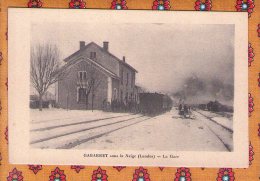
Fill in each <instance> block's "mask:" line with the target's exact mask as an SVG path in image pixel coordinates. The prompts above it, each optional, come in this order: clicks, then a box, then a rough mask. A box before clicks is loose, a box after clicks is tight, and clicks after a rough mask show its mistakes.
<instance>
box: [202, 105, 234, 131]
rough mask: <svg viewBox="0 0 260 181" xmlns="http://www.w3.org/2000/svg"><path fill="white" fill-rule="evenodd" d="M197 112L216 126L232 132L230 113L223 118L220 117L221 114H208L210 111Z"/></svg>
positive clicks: (231, 116)
mask: <svg viewBox="0 0 260 181" xmlns="http://www.w3.org/2000/svg"><path fill="white" fill-rule="evenodd" d="M197 112H199V113H201V114H202V115H204V116H206V117H208V118H210V119H212V120H213V121H216V122H217V123H218V124H221V125H222V126H224V127H226V128H229V129H230V130H232V131H233V115H232V113H229V114H228V116H225V115H221V114H218V113H214V112H210V111H203V110H197Z"/></svg>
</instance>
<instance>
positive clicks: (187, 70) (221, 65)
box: [31, 21, 234, 92]
mask: <svg viewBox="0 0 260 181" xmlns="http://www.w3.org/2000/svg"><path fill="white" fill-rule="evenodd" d="M82 22H84V21H82ZM31 30H32V43H34V44H35V43H38V42H41V43H43V42H45V43H49V42H50V43H53V44H56V45H57V46H58V47H59V48H60V51H61V56H62V58H66V57H67V56H69V55H70V54H72V53H74V52H75V51H77V50H78V49H79V41H86V44H87V43H89V42H91V41H93V42H96V43H97V44H99V45H100V46H102V42H103V41H109V51H110V52H111V53H112V54H114V55H116V56H117V57H118V58H120V59H121V58H122V56H126V62H127V63H129V64H130V65H131V66H133V67H134V68H136V69H137V70H138V74H137V76H136V77H137V84H139V85H141V86H143V87H145V88H146V89H148V90H150V91H157V92H174V91H176V90H178V88H179V87H180V86H183V81H184V80H185V79H186V78H187V77H189V76H192V75H196V76H198V77H207V78H209V79H210V78H214V79H215V78H217V79H219V80H221V81H223V82H225V83H227V84H231V85H233V84H234V83H233V81H234V76H233V74H234V70H233V66H234V47H233V45H234V43H233V41H234V26H233V25H180V24H83V23H81V24H68V23H67V24H59V23H53V24H41V23H40V22H39V24H34V25H32V29H31Z"/></svg>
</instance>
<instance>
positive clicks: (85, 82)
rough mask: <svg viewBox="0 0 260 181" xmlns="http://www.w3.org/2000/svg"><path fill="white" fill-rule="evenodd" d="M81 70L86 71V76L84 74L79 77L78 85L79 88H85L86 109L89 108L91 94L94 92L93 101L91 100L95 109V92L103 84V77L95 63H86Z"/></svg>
mask: <svg viewBox="0 0 260 181" xmlns="http://www.w3.org/2000/svg"><path fill="white" fill-rule="evenodd" d="M80 70H81V71H83V72H86V74H85V76H84V74H82V77H80V76H79V77H78V83H77V84H78V86H79V88H82V89H84V93H85V99H86V100H85V104H86V109H88V105H89V95H90V93H91V94H92V102H91V108H92V111H93V103H94V98H95V92H96V90H97V88H98V86H99V85H100V84H101V82H102V79H101V75H100V72H99V71H98V69H97V68H96V67H95V65H93V63H89V64H86V65H84V66H81V68H80Z"/></svg>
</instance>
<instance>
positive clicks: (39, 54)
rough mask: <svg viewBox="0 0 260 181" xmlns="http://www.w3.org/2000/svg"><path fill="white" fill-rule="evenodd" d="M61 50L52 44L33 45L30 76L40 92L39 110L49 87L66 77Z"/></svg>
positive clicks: (33, 84)
mask: <svg viewBox="0 0 260 181" xmlns="http://www.w3.org/2000/svg"><path fill="white" fill-rule="evenodd" d="M59 60H60V59H59V50H58V48H57V46H55V45H50V44H44V45H42V44H38V45H36V46H35V47H31V70H30V78H31V83H32V86H33V87H34V88H35V90H36V91H37V92H38V94H39V110H40V111H41V110H42V98H43V95H44V94H45V93H46V91H47V90H48V88H49V87H50V86H51V85H52V84H54V83H56V82H57V81H59V80H61V78H63V77H64V75H65V74H64V71H62V70H61V68H60V62H59Z"/></svg>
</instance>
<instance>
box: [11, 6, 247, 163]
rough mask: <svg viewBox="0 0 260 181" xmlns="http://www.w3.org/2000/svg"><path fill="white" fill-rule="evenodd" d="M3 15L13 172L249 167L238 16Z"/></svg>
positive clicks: (243, 30)
mask: <svg viewBox="0 0 260 181" xmlns="http://www.w3.org/2000/svg"><path fill="white" fill-rule="evenodd" d="M8 13H9V14H8V31H9V34H8V37H9V40H8V41H9V42H8V56H9V61H8V63H9V65H8V71H9V75H8V77H9V79H8V83H9V88H8V100H9V120H8V121H9V136H10V139H9V140H10V141H9V152H10V153H9V156H10V162H11V163H16V164H20V163H21V164H55V165H57V164H67V165H75V164H76V165H86V164H87V165H120V166H135V165H142V166H188V167H248V147H247V146H246V145H248V108H247V105H248V103H247V99H248V72H247V71H248V65H247V56H248V55H247V46H248V39H247V34H248V30H247V29H248V28H247V20H248V16H247V14H246V13H231V12H229V13H228V12H226V13H221V12H208V13H206V12H173V11H168V12H160V11H141V10H129V11H112V10H65V9H21V8H10V9H9V11H8Z"/></svg>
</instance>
